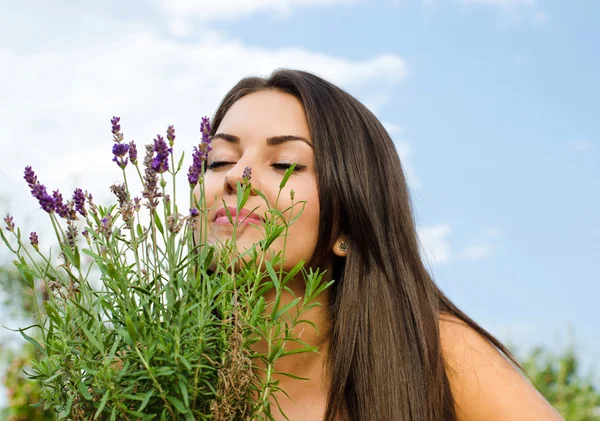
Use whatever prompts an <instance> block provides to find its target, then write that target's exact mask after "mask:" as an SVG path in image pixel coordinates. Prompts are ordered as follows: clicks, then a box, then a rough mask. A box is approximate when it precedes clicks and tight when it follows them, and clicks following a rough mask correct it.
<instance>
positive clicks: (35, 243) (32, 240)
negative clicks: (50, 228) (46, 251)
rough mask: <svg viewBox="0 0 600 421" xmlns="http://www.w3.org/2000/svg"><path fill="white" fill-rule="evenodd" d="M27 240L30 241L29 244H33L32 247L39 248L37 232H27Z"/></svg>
mask: <svg viewBox="0 0 600 421" xmlns="http://www.w3.org/2000/svg"><path fill="white" fill-rule="evenodd" d="M29 242H30V243H31V245H32V246H33V248H34V249H36V250H39V248H38V243H39V240H38V235H37V233H36V232H35V231H34V232H32V233H31V234H29Z"/></svg>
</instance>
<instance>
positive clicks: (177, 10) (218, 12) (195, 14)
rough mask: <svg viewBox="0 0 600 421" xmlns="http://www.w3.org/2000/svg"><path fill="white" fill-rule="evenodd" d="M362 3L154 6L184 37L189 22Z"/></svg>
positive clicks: (225, 1) (206, 0) (281, 0)
mask: <svg viewBox="0 0 600 421" xmlns="http://www.w3.org/2000/svg"><path fill="white" fill-rule="evenodd" d="M361 1H364V0H203V1H197V0H164V1H158V0H157V1H155V4H156V5H157V7H158V9H159V10H160V11H161V12H162V13H163V14H164V15H165V16H166V18H167V21H168V26H169V29H170V30H171V32H172V33H173V34H174V35H178V36H183V35H187V34H189V32H190V31H191V29H192V25H191V23H190V21H192V20H193V21H195V22H200V23H209V22H215V21H218V20H228V21H235V20H239V19H242V18H246V17H248V16H250V15H252V14H255V13H259V12H271V13H274V14H275V16H277V17H279V18H286V17H289V16H290V14H291V12H292V10H293V9H295V8H302V7H333V6H340V5H352V4H355V3H359V2H361Z"/></svg>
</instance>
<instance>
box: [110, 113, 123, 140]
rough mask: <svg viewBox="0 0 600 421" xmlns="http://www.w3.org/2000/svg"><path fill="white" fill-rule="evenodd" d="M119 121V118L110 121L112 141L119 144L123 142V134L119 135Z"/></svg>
mask: <svg viewBox="0 0 600 421" xmlns="http://www.w3.org/2000/svg"><path fill="white" fill-rule="evenodd" d="M120 121H121V117H113V118H112V120H110V124H111V125H112V134H113V141H115V142H117V143H121V142H122V141H123V133H121V125H120V124H119V122H120Z"/></svg>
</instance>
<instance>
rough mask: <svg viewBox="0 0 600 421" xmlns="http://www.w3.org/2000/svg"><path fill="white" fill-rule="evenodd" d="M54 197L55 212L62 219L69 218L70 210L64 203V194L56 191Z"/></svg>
mask: <svg viewBox="0 0 600 421" xmlns="http://www.w3.org/2000/svg"><path fill="white" fill-rule="evenodd" d="M52 197H53V198H54V211H55V212H56V213H57V214H59V215H60V217H61V218H64V219H67V218H68V216H69V208H68V207H67V205H65V204H64V203H63V198H62V194H60V192H59V191H58V190H54V192H53V195H52Z"/></svg>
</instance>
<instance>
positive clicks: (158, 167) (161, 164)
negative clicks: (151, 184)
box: [152, 135, 173, 174]
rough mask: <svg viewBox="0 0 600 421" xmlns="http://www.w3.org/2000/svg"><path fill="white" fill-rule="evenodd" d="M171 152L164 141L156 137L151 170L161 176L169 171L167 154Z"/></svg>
mask: <svg viewBox="0 0 600 421" xmlns="http://www.w3.org/2000/svg"><path fill="white" fill-rule="evenodd" d="M172 151H173V150H172V149H171V148H169V147H168V146H167V143H166V142H165V139H164V138H163V137H162V136H161V135H158V136H157V138H156V139H154V152H156V156H155V157H154V159H153V160H152V169H153V170H154V171H156V172H157V173H159V174H161V173H164V172H166V171H168V170H169V153H171V152H172Z"/></svg>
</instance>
